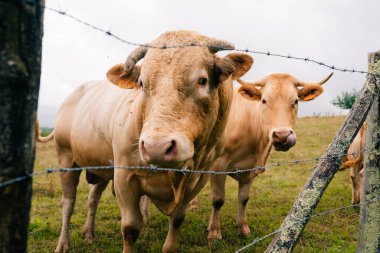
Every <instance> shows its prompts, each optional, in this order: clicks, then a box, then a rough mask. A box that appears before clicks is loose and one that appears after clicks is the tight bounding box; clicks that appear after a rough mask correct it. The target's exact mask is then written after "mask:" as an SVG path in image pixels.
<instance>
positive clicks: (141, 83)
mask: <svg viewBox="0 0 380 253" xmlns="http://www.w3.org/2000/svg"><path fill="white" fill-rule="evenodd" d="M138 84H139V86H140V87H141V88H142V87H144V84H143V82H142V81H141V80H139V81H138Z"/></svg>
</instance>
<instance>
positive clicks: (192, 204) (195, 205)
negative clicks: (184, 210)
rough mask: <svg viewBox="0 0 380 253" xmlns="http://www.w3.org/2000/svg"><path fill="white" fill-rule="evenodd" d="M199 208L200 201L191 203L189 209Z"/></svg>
mask: <svg viewBox="0 0 380 253" xmlns="http://www.w3.org/2000/svg"><path fill="white" fill-rule="evenodd" d="M197 209H198V203H190V205H189V211H194V210H197Z"/></svg>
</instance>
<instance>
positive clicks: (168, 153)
mask: <svg viewBox="0 0 380 253" xmlns="http://www.w3.org/2000/svg"><path fill="white" fill-rule="evenodd" d="M175 148H176V142H175V141H174V140H173V141H171V145H170V147H169V148H168V149H167V150H166V152H165V155H170V154H171V153H173V152H174V149H175Z"/></svg>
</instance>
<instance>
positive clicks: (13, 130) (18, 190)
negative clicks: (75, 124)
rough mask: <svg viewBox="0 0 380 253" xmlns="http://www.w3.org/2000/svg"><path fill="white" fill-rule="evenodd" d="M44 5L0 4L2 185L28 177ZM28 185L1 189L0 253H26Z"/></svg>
mask: <svg viewBox="0 0 380 253" xmlns="http://www.w3.org/2000/svg"><path fill="white" fill-rule="evenodd" d="M42 5H43V0H6V1H0V182H4V181H6V180H9V179H12V178H15V177H20V176H25V175H27V174H29V173H31V172H32V170H33V163H34V151H35V137H34V135H35V131H34V124H35V119H36V118H35V117H36V110H37V101H38V91H39V85H40V73H41V43H42V32H43V29H42V24H43V20H42V19H43V10H44V9H43V7H42ZM31 184H32V181H31V180H26V181H23V182H19V183H15V184H13V185H9V186H5V187H2V188H0V252H27V229H28V223H29V210H30V197H31V189H32V185H31Z"/></svg>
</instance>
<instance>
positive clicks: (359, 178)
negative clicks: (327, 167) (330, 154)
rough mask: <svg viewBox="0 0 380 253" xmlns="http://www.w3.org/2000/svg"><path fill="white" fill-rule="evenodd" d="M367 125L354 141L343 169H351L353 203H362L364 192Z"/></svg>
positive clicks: (364, 125) (364, 124)
mask: <svg viewBox="0 0 380 253" xmlns="http://www.w3.org/2000/svg"><path fill="white" fill-rule="evenodd" d="M366 129H367V124H366V123H365V122H364V123H363V126H362V128H361V129H360V131H359V132H358V134H357V135H356V137H355V139H354V140H353V141H352V143H351V146H350V148H349V149H348V151H347V156H346V157H345V159H344V163H343V165H342V167H341V169H342V170H344V169H348V168H351V172H350V179H351V186H352V199H351V203H352V204H353V205H354V204H359V203H361V198H360V197H361V194H362V190H363V174H364V170H363V161H364V157H363V152H362V151H363V149H364V148H365V135H366Z"/></svg>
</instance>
